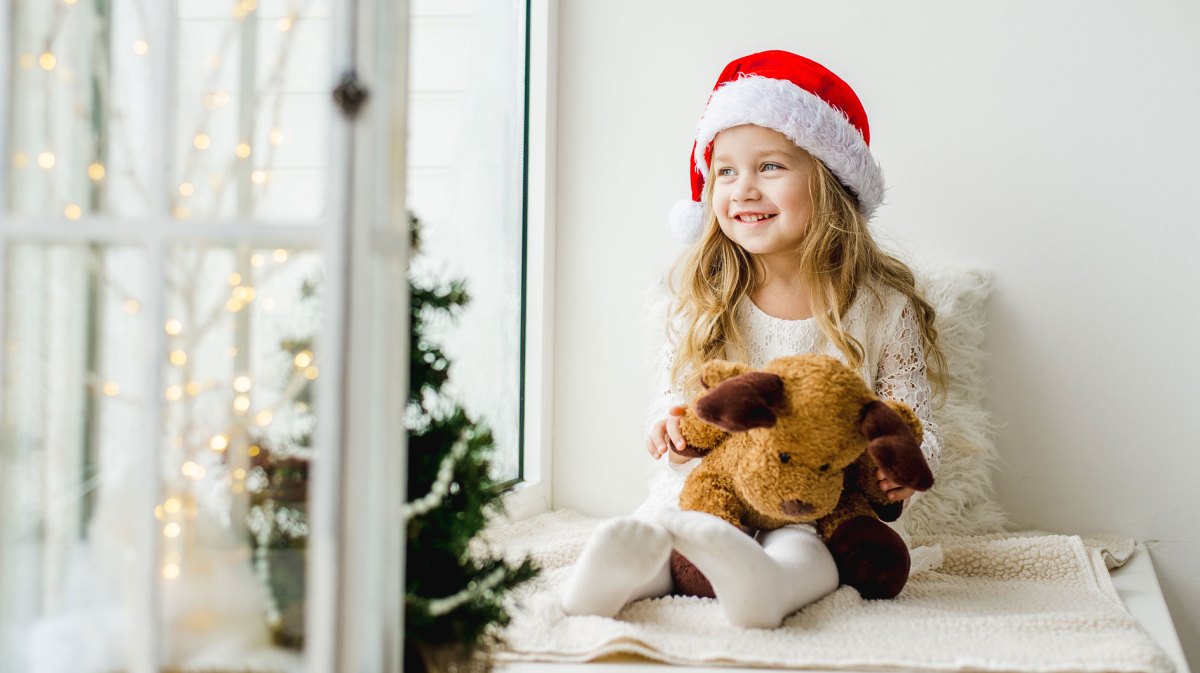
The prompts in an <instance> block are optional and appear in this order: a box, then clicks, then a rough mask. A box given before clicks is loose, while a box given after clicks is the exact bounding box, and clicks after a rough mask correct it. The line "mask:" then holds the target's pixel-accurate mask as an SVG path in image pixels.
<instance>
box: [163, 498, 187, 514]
mask: <svg viewBox="0 0 1200 673" xmlns="http://www.w3.org/2000/svg"><path fill="white" fill-rule="evenodd" d="M182 508H183V503H181V502H179V500H178V499H176V498H167V501H166V502H164V503H163V510H165V511H166V513H167V514H178V513H179V510H180V509H182Z"/></svg>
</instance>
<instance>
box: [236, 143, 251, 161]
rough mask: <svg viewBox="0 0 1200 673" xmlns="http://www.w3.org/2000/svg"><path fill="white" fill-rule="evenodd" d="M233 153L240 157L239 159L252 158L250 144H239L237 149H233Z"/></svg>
mask: <svg viewBox="0 0 1200 673" xmlns="http://www.w3.org/2000/svg"><path fill="white" fill-rule="evenodd" d="M233 153H234V154H236V155H238V158H239V159H245V158H247V157H249V156H250V145H249V144H248V143H238V144H237V147H235V148H233Z"/></svg>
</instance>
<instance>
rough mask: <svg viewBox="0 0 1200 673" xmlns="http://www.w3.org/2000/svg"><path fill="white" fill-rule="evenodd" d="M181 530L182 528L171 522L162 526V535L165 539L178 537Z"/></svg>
mask: <svg viewBox="0 0 1200 673" xmlns="http://www.w3.org/2000/svg"><path fill="white" fill-rule="evenodd" d="M181 530H182V528H181V527H180V525H179V524H177V523H175V522H174V521H172V522H171V523H168V524H167V525H165V526H163V535H164V536H166V537H179V533H180V531H181Z"/></svg>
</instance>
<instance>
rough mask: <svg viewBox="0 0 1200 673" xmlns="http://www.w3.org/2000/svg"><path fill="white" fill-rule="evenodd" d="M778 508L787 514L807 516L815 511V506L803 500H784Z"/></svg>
mask: <svg viewBox="0 0 1200 673" xmlns="http://www.w3.org/2000/svg"><path fill="white" fill-rule="evenodd" d="M780 509H782V510H783V513H784V514H787V515H789V516H808V515H809V514H812V513H813V512H814V511H816V508H815V507H813V506H812V505H810V504H808V503H807V502H804V501H803V500H785V501H784V502H783V504H782V505H780Z"/></svg>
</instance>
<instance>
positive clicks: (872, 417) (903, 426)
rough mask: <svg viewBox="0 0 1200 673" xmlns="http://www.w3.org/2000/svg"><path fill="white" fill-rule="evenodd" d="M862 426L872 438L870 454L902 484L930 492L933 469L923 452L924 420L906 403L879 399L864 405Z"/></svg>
mask: <svg viewBox="0 0 1200 673" xmlns="http://www.w3.org/2000/svg"><path fill="white" fill-rule="evenodd" d="M859 427H860V428H861V430H862V433H863V434H864V435H865V436H866V437H867V439H868V440H870V444H868V445H867V453H868V454H870V456H871V458H872V459H874V461H875V463H876V464H877V465H879V467H881V468H883V470H884V471H885V472H887V473H888V475H889V476H891V478H892V481H895V482H896V483H897V484H899V485H901V486H906V487H908V488H911V489H913V490H915V491H928V490H929V488H930V487H931V486H933V472H931V471H930V470H929V464H928V463H927V462H925V456H924V454H922V453H921V422H920V421H919V420H918V419H917V417H916V415H915V414H913V412H912V410H911V409H909V408H908V407H907V406H905V405H904V404H903V403H900V402H894V401H888V402H886V403H884V402H881V401H879V400H874V401H872V402H869V403H868V404H867V405H866V406H865V407H863V411H862V416H861V421H860V424H859Z"/></svg>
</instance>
